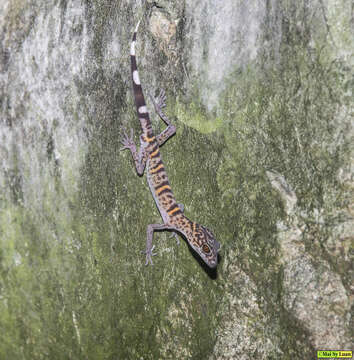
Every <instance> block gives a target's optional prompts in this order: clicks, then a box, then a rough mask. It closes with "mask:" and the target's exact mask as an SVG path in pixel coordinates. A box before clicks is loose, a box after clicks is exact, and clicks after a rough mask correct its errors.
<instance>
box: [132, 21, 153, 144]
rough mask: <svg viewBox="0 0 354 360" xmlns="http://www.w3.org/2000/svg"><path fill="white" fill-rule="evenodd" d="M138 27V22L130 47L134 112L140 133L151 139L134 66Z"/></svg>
mask: <svg viewBox="0 0 354 360" xmlns="http://www.w3.org/2000/svg"><path fill="white" fill-rule="evenodd" d="M139 25H140V21H139V22H138V24H137V25H136V28H135V31H134V34H133V40H132V43H131V45H130V64H131V72H132V81H133V93H134V100H135V106H136V111H137V112H138V117H139V121H140V125H141V129H142V132H143V134H144V135H145V136H148V137H151V136H152V128H151V121H150V117H149V113H148V111H147V107H146V103H145V98H144V94H143V89H142V87H141V83H140V78H139V72H138V67H137V64H136V56H135V42H136V34H137V32H138V29H139Z"/></svg>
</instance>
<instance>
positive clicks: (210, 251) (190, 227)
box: [122, 22, 220, 268]
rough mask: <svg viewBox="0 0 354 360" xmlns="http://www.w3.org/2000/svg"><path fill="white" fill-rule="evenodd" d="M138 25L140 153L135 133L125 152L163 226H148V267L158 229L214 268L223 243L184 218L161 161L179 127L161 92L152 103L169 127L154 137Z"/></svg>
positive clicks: (134, 67) (132, 49) (136, 77)
mask: <svg viewBox="0 0 354 360" xmlns="http://www.w3.org/2000/svg"><path fill="white" fill-rule="evenodd" d="M139 23H140V22H139ZM139 23H138V25H137V26H136V28H135V31H134V35H133V40H132V43H131V47H130V60H131V74H132V82H133V93H134V100H135V105H136V109H137V113H138V117H139V121H140V125H141V130H142V134H141V135H140V149H139V152H137V150H136V146H135V144H134V142H133V130H131V133H130V136H128V135H127V133H126V132H125V131H124V136H123V140H122V144H123V148H122V150H124V149H129V150H130V151H131V154H132V157H133V160H134V162H135V167H136V171H137V173H138V175H140V176H142V175H143V173H144V170H145V168H146V172H147V181H148V185H149V188H150V191H151V193H152V196H153V198H154V200H155V203H156V206H157V208H158V210H159V212H160V214H161V217H162V219H163V224H150V225H148V227H147V239H146V251H145V254H146V265H148V264H149V263H150V264H151V265H152V256H153V255H156V254H154V253H153V249H154V246H153V245H152V239H153V232H154V231H155V230H170V231H174V232H177V233H179V234H182V235H183V236H184V237H185V238H186V240H187V242H188V243H189V245H190V246H191V247H192V249H193V250H194V251H196V252H197V254H198V255H199V256H200V257H201V258H202V259H203V260H204V262H205V263H206V264H207V265H208V266H209V267H211V268H215V267H216V266H217V263H218V256H217V254H218V251H219V248H220V244H219V243H218V242H217V241H216V240H215V237H214V235H213V233H212V232H211V231H210V230H209V229H207V228H206V227H204V226H203V225H200V224H198V223H196V222H194V221H191V220H189V219H188V218H187V217H186V216H185V215H184V213H183V209H182V205H180V204H177V201H176V199H175V196H174V194H173V192H172V189H171V185H170V182H169V180H168V177H167V173H166V170H165V167H164V164H163V162H162V158H161V154H160V146H161V145H162V144H163V143H164V142H165V141H166V140H167V139H168V138H169V137H171V136H172V135H173V134H174V133H175V132H176V127H175V126H174V125H173V124H171V122H170V120H169V119H168V118H167V116H166V115H165V114H164V113H163V112H162V108H164V107H165V106H166V105H165V100H166V96H165V93H164V91H161V92H160V95H159V96H158V98H157V101H155V100H154V99H152V100H153V103H154V107H155V110H156V112H157V113H158V115H159V116H160V118H161V119H162V120H163V121H164V122H165V123H166V125H167V128H166V129H165V130H164V131H163V132H162V133H161V134H159V135H157V136H155V135H154V132H153V129H152V126H151V121H150V117H149V113H148V110H147V107H146V103H145V98H144V94H143V90H142V87H141V83H140V78H139V73H138V69H137V64H136V56H135V42H136V36H137V31H138V28H139Z"/></svg>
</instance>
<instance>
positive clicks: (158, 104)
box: [149, 90, 166, 113]
mask: <svg viewBox="0 0 354 360" xmlns="http://www.w3.org/2000/svg"><path fill="white" fill-rule="evenodd" d="M149 97H150V99H151V101H152V102H153V104H154V107H155V110H156V112H157V113H159V112H161V111H162V109H163V108H165V107H166V93H165V90H161V91H160V94H159V95H158V96H157V97H156V98H154V97H153V96H152V95H151V94H149Z"/></svg>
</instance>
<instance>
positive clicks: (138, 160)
mask: <svg viewBox="0 0 354 360" xmlns="http://www.w3.org/2000/svg"><path fill="white" fill-rule="evenodd" d="M133 136H134V130H133V129H130V137H129V136H128V135H127V133H126V132H125V130H123V140H122V141H121V143H122V145H123V147H122V148H121V149H120V150H121V151H122V150H125V149H129V150H130V152H131V154H132V157H133V160H134V163H135V168H136V172H137V173H138V175H139V176H141V175H143V174H144V169H145V165H146V160H147V158H148V152H147V151H146V147H147V145H148V143H146V142H144V140H143V136H142V135H141V136H140V149H139V153H138V152H137V151H136V146H135V143H134V141H133Z"/></svg>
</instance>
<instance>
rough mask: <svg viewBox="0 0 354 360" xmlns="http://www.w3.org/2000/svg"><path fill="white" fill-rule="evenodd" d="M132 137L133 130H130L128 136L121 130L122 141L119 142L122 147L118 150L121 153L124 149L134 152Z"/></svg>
mask: <svg viewBox="0 0 354 360" xmlns="http://www.w3.org/2000/svg"><path fill="white" fill-rule="evenodd" d="M133 136H134V130H133V129H130V136H128V135H127V133H126V132H125V130H123V139H122V141H121V143H122V145H123V147H122V148H121V149H120V150H121V151H122V150H125V149H129V150H130V151H132V152H134V151H136V146H135V144H134V141H133Z"/></svg>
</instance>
